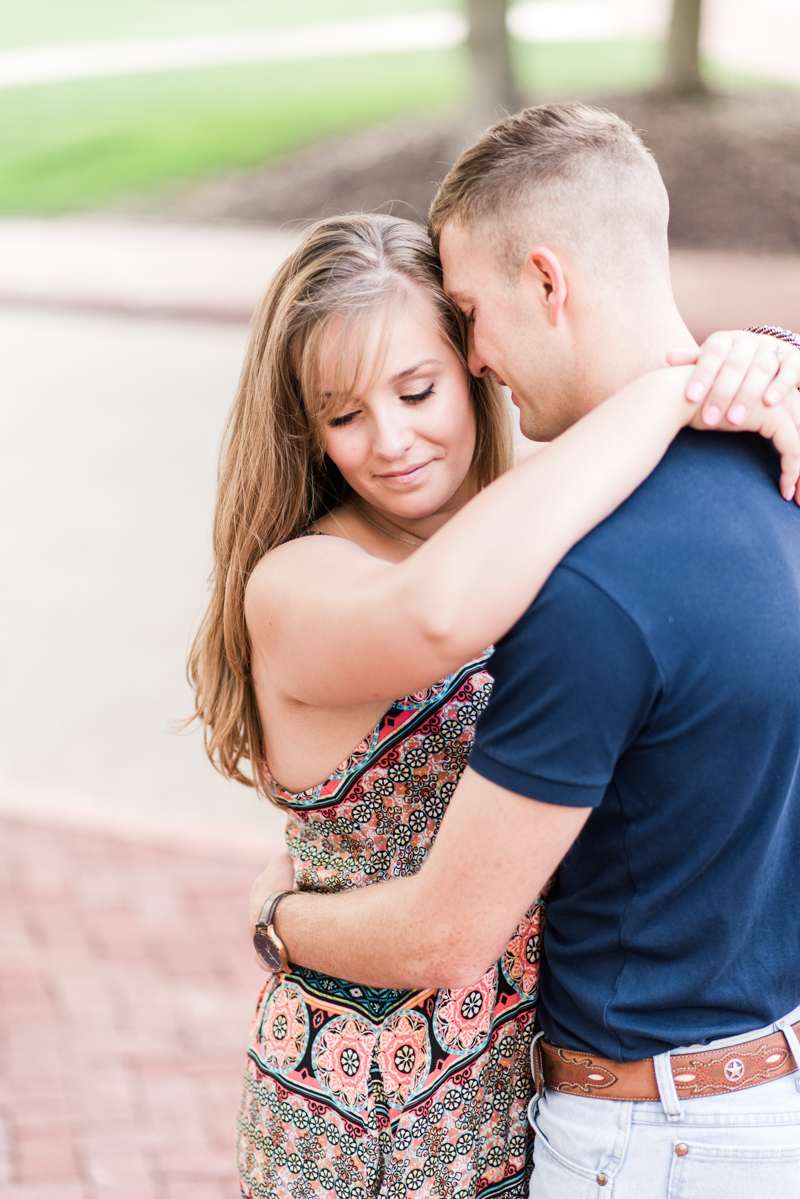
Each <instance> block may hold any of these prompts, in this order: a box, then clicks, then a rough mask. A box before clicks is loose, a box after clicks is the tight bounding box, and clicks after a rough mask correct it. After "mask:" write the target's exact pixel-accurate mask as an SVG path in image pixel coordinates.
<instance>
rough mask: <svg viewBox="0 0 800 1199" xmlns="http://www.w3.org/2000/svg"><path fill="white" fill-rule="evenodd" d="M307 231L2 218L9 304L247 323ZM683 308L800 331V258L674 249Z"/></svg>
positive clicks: (706, 316) (712, 323) (700, 321)
mask: <svg viewBox="0 0 800 1199" xmlns="http://www.w3.org/2000/svg"><path fill="white" fill-rule="evenodd" d="M298 235H299V234H298V230H293V229H289V228H284V229H276V228H262V227H257V226H252V225H205V226H203V225H179V224H173V223H169V222H165V221H157V220H152V221H130V220H114V219H110V218H108V219H101V218H95V217H60V218H39V219H5V220H0V304H5V305H14V306H19V305H26V306H33V307H55V308H67V309H71V310H79V311H81V310H82V311H93V312H104V313H120V314H123V313H124V314H129V315H134V314H136V315H146V316H162V317H163V316H167V317H172V318H185V319H189V320H209V321H226V322H227V321H230V322H233V323H239V324H244V323H247V321H249V319H250V316H251V315H252V312H253V309H254V308H255V306H256V304H257V302H258V299H259V297H260V296H261V294H262V292H263V290H264V288H265V286H266V283H267V280H268V279H269V277H270V275H271V274H272V272H273V271H274V269H275V268H276V267H277V265H278V264H279V263H280V262H281V261H282V259H283V258H284V257H285V255H286V254H287V253H288V252H289V250H290V249H291V247H292V245H293V244H295V242H296V240H297V237H298ZM672 270H673V282H674V287H675V296H676V299H677V301H678V307H679V308H680V309H681V312H682V313H683V315H684V318H685V319H686V321H687V323H688V325H689V327H690V328H691V329H692V331H693V332H694V333H695V336H697V337H699V338H702V337H705V336H706V335H707V334H708V333H709V332H711V331H712V330H713V329H715V328H728V327H730V328H741V327H743V326H747V325H751V324H756V323H760V324H777V325H783V326H784V327H787V328H795V329H800V256H795V257H789V256H782V255H770V254H742V253H737V252H735V251H725V250H682V249H676V250H674V251H673V253H672Z"/></svg>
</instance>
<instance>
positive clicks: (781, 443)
mask: <svg viewBox="0 0 800 1199" xmlns="http://www.w3.org/2000/svg"><path fill="white" fill-rule="evenodd" d="M772 415H773V416H774V417H775V422H774V425H773V426H772V429H771V430H769V431H768V430H767V428H766V427H765V428H764V429H760V430H759V432H760V433H761V434H762V436H763V437H770V438H771V439H772V441H773V443H774V445H775V448H776V450H777V451H778V453H779V454H780V456H781V480H780V484H779V486H780V491H781V495H782V496H783V498H784V499H785V500H791V499H793V500H794V502H795V503H796V504H797V505H798V506H799V507H800V487H799V486H798V482H800V431H798V428H797V425H796V424H795V423H794V420H793V418H792V414H791V412H790V411H789V409H788V408H786V407H784V406H783V405H781V406H780V407H778V408H773V409H772Z"/></svg>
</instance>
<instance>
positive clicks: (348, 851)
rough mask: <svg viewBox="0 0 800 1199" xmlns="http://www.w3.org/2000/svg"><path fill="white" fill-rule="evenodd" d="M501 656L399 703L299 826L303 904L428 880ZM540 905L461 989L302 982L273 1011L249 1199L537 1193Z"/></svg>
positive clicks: (248, 1164)
mask: <svg viewBox="0 0 800 1199" xmlns="http://www.w3.org/2000/svg"><path fill="white" fill-rule="evenodd" d="M488 657H489V654H488V653H487V654H484V655H482V656H481V657H480V658H478V659H476V660H475V661H473V662H470V663H468V664H467V665H466V666H464V667H463V668H462V669H461V670H459V671H458V672H457V673H456V674H453V675H451V676H450V677H449V678H446V679H444V680H443V681H442V682H441V683H438V684H436V686H434V687H431V688H430V689H429V690H427V691H425V692H421V693H418V694H416V695H410V696H405V697H404V698H403V699H399V700H397V702H396V703H394V704H393V705H392V707H391V708H390V709H389V711H388V712H387V713H386V714H385V716H384V717H383V719H382V720H381V721H380V722H379V723H378V725H377V726H376V727H375V729H374V730H373V731H372V733H370V735H369V736H368V737H367V738H366V740H364V741H363V742H362V743H361V744H360V745H359V746H358V747H357V749H356V750H355V751H354V752H353V753H352V754H351V755H350V757H349V758H348V759H347V760H346V761H345V762H343V763H342V765H341V766H340V767H339V769H338V770H336V771H335V772H334V774H332V775H331V777H330V778H329V779H328V780H327V782H325V783H321V784H320V785H319V786H317V787H311V788H310V789H309V790H307V791H303V792H301V793H300V794H298V795H293V794H290V793H288V792H286V791H284V790H283V789H282V788H281V787H279V786H277V784H274V783H273V786H274V787H275V792H276V795H277V796H279V797H280V799H281V800H282V801H283V802H284V803H285V804H286V806H287V807H288V808H289V810H290V816H289V820H288V827H287V842H288V847H289V852H290V853H291V855H292V857H293V858H294V861H295V867H296V871H297V878H298V885H299V887H300V889H302V890H313V891H338V890H341V889H342V888H345V887H363V886H365V885H366V884H368V883H373V882H378V881H380V880H382V879H388V878H392V877H396V876H398V875H408V874H414V873H415V872H416V871H417V870H419V868H420V866H421V865H422V862H423V861H424V859H425V856H426V854H427V853H428V851H429V849H430V846H431V843H432V842H433V839H434V837H435V835H436V832H437V830H438V828H439V824H440V822H441V819H442V816H443V815H444V811H445V808H446V806H447V802H448V800H449V799H450V796H451V795H452V794H453V791H454V790H455V787H456V783H457V782H458V779H459V777H460V775H461V772H462V771H463V769H464V766H465V765H466V762H467V755H468V754H469V751H470V747H471V745H472V740H473V736H474V726H475V721H476V720H477V717H478V713H479V712H480V711H481V710H482V709H483V708H484V707H485V706H486V703H487V702H488V699H489V694H490V691H491V686H492V679H491V676H490V675H489V674H488V672H487V670H486V664H487V660H488ZM543 921H544V907H543V903H542V901H541V900H539V901H537V903H536V904H535V905H534V907H533V908H532V910H531V911H530V912H529V913H528V916H527V917H526V918H525V919H524V920H523V922H522V924H521V925H520V927H519V929H518V930H517V932H516V934H515V936H514V939H513V940H512V942H511V944H510V945H509V947H508V949H507V950H506V952H505V954H504V956H503V958H502V959H501V961H499V962H497V963H496V964H495V965H494V966H492V967H491V969H490V970H488V971H487V972H486V974H485V975H484V976H483V978H482V979H481V980H480V982H478V983H476V984H475V985H474V986H472V987H466V988H464V989H463V990H459V991H453V990H442V991H433V990H429V991H395V990H386V989H379V988H375V987H362V986H355V985H354V984H352V983H349V982H344V981H342V980H340V979H337V978H329V977H328V976H327V975H323V974H317V973H316V972H315V971H313V970H306V969H303V968H300V967H297V968H295V969H292V970H291V972H289V973H286V974H277V975H275V976H273V977H272V978H271V979H270V981H269V982H268V983H267V985H266V986H265V988H264V990H263V992H262V994H261V997H260V999H259V1003H258V1008H257V1011H256V1018H255V1022H254V1026H253V1031H252V1035H251V1039H250V1045H249V1049H248V1062H247V1069H246V1072H245V1076H244V1090H243V1095H242V1106H241V1111H240V1116H239V1150H238V1152H239V1173H240V1178H241V1187H242V1195H244V1196H246V1197H247V1199H285V1197H288V1196H292V1197H293V1199H318V1197H320V1196H321V1197H324V1199H328V1197H330V1199H372V1197H373V1196H375V1197H377V1196H380V1197H381V1199H410V1197H413V1199H417V1197H419V1199H434V1197H435V1199H451V1197H452V1199H471V1197H472V1196H476V1195H481V1196H486V1197H488V1196H492V1197H494V1196H503V1199H510V1197H512V1196H513V1197H514V1199H517V1197H519V1199H522V1197H523V1196H525V1195H527V1184H528V1178H529V1174H530V1161H529V1158H530V1148H531V1146H530V1139H529V1133H528V1125H527V1121H526V1107H527V1104H528V1101H529V1099H530V1098H531V1094H532V1083H531V1077H530V1063H529V1047H530V1042H531V1038H532V1035H533V1022H534V1016H535V1011H536V999H537V995H538V967H539V946H540V936H541V931H542V926H543Z"/></svg>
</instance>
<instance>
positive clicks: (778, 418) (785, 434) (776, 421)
mask: <svg viewBox="0 0 800 1199" xmlns="http://www.w3.org/2000/svg"><path fill="white" fill-rule="evenodd" d="M799 357H800V355H799ZM785 399H786V402H785V403H779V404H777V405H776V406H775V407H771V408H769V407H766V406H765V405H764V404H761V403H758V402H756V403H755V404H754V405H752V406H751V407H750V408H748V409H747V410H746V413H745V416H744V417H743V418H742V422H741V423H738V424H736V425H735V426H734V428H733V430H731V425H730V416H729V417H728V420H727V421H723V422H721V423H720V424H719V426H718V429H719V431H720V432H723V431H733V432H749V433H760V434H761V436H762V437H766V438H768V439H769V440H770V441H772V442H773V443H774V445H775V448H776V450H777V451H778V453H779V454H780V456H781V478H780V483H779V487H780V492H781V495H782V496H783V498H784V499H785V500H791V499H794V502H795V503H796V504H797V505H798V507H800V486H798V483H800V393H798V392H797V390H796V388H795V387H792V389H791V392H790V394H789V395H788V396H787V397H785ZM686 423H687V425H688V426H689V427H690V428H692V429H701V430H705V431H706V432H708V422H707V420H706V417H705V414H704V412H703V411H702V409H700V408H695V410H694V411H693V412H691V411H690V413H689V419H688V420H687V422H686Z"/></svg>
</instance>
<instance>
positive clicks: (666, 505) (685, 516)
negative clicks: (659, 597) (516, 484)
mask: <svg viewBox="0 0 800 1199" xmlns="http://www.w3.org/2000/svg"><path fill="white" fill-rule="evenodd" d="M779 475H780V467H779V461H778V457H777V455H776V453H775V451H774V449H773V447H772V445H771V444H770V443H768V442H766V441H765V440H764V439H763V438H761V437H758V436H757V435H756V434H739V435H736V436H733V435H731V434H723V433H695V432H693V431H692V430H684V431H683V432H682V433H680V434H679V435H678V437H677V438H676V440H675V442H674V443H673V445H672V446H671V447H670V449H669V450H668V451H667V453H666V455H665V456H664V458H663V459H662V461H661V462H660V463H659V465H658V466H657V467H656V469H655V470H654V471H653V473H652V474H651V475H650V476H649V477H648V478H647V479H645V481H644V482H643V483H642V485H641V486H640V487H638V488H637V489H636V491H635V492H634V493H633V495H631V496H630V497H629V498H628V499H627V500H626V501H625V502H624V503H623V504H621V505H620V507H619V508H617V509H616V511H615V512H613V513H612V514H611V515H610V516H609V517H608V518H607V519H606V520H604V521H603V522H602V523H601V524H600V525H598V526H597V528H595V529H593V530H592V531H591V532H590V533H589V534H587V536H586V537H584V538H583V540H582V541H580V542H578V544H577V545H576V546H574V548H573V549H572V550H570V552H569V553H568V554H567V555H566V557H565V558H564V560H563V563H562V565H561V569H564V570H567V571H572V572H575V573H577V574H579V575H582V576H583V577H584V578H587V579H589V580H591V581H593V582H595V583H596V584H598V585H599V586H601V587H604V588H606V589H608V588H609V587H610V585H611V583H612V581H614V580H616V581H618V582H623V581H624V582H625V583H626V584H627V585H628V586H632V587H633V588H634V589H635V590H637V591H638V590H640V589H641V588H643V587H644V588H646V587H647V585H648V580H652V579H653V578H662V577H663V576H664V575H665V573H667V574H669V573H674V572H677V574H681V573H683V572H686V571H690V572H691V573H692V574H694V575H696V574H697V569H698V557H697V556H698V555H700V556H701V557H702V556H703V555H705V554H706V551H707V549H708V547H709V546H712V545H716V546H719V547H720V548H722V547H724V546H727V547H729V548H732V547H733V545H735V544H736V543H738V542H740V541H742V539H745V540H747V541H751V540H752V539H751V538H750V535H749V534H750V531H751V530H752V529H753V528H754V527H761V528H763V529H764V530H773V531H776V532H778V531H780V529H781V527H782V526H783V525H785V523H786V516H787V511H786V510H787V508H788V505H787V504H786V503H785V501H784V500H782V499H781V497H780V494H779V492H778V487H777V482H778V478H779ZM794 515H798V514H796V513H794ZM794 523H796V531H797V535H798V537H800V520H797V521H796V522H794ZM790 531H791V530H790ZM612 590H613V588H612Z"/></svg>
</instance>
